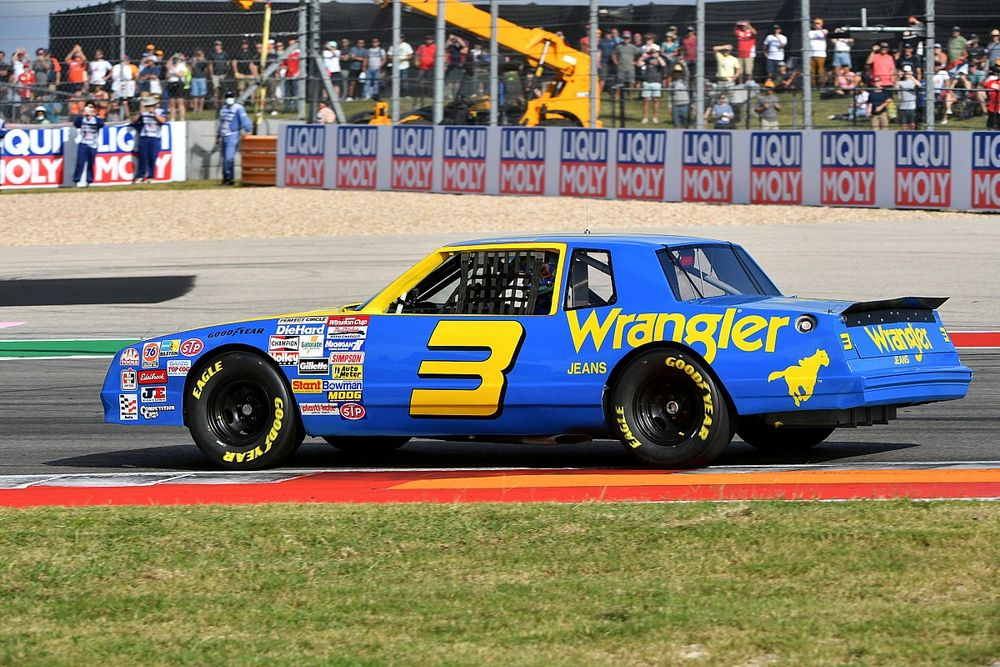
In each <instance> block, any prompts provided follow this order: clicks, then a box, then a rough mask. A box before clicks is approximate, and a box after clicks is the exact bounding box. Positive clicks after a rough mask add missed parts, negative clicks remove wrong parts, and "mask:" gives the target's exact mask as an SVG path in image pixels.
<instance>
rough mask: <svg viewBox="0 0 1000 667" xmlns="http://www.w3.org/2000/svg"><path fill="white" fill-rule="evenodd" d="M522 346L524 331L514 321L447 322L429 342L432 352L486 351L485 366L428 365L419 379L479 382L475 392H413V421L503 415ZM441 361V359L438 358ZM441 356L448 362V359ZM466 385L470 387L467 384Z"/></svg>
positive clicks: (435, 362)
mask: <svg viewBox="0 0 1000 667" xmlns="http://www.w3.org/2000/svg"><path fill="white" fill-rule="evenodd" d="M523 342H524V327H523V326H521V323H520V322H515V321H487V322H482V321H469V320H464V321H463V320H443V321H441V322H438V324H437V326H436V327H435V328H434V331H433V332H432V333H431V337H430V340H429V341H428V342H427V349H428V350H429V351H430V352H441V353H447V352H460V351H461V352H464V351H470V350H472V351H485V352H488V353H489V355H488V356H487V357H486V358H485V359H483V360H481V361H466V360H461V361H457V360H455V361H446V360H437V359H428V360H426V361H423V362H421V363H420V368H419V369H418V371H417V375H418V376H419V377H421V378H424V379H440V380H465V381H468V380H478V381H479V382H478V384H477V386H476V387H475V388H473V389H423V388H418V389H414V390H413V392H412V393H411V394H410V416H411V417H459V418H461V417H465V418H479V419H491V418H495V417H499V416H500V413H501V412H502V411H503V397H504V394H505V393H506V391H507V374H508V373H509V372H510V371H511V369H512V368H514V362H515V361H516V359H517V353H518V352H519V351H520V349H521V343H523ZM435 356H438V355H435ZM442 356H444V357H447V354H443V355H442ZM465 384H468V382H465Z"/></svg>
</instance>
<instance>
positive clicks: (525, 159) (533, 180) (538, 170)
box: [500, 127, 545, 195]
mask: <svg viewBox="0 0 1000 667" xmlns="http://www.w3.org/2000/svg"><path fill="white" fill-rule="evenodd" d="M500 194H502V195H544V194H545V130H544V129H542V128H540V127H505V128H503V129H502V130H501V131H500Z"/></svg>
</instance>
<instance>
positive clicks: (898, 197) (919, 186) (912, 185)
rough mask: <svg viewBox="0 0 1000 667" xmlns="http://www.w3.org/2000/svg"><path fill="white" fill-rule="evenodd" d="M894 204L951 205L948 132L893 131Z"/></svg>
mask: <svg viewBox="0 0 1000 667" xmlns="http://www.w3.org/2000/svg"><path fill="white" fill-rule="evenodd" d="M895 205H896V206H900V207H906V208H911V207H913V208H948V207H949V206H951V133H950V132H897V133H896V191H895Z"/></svg>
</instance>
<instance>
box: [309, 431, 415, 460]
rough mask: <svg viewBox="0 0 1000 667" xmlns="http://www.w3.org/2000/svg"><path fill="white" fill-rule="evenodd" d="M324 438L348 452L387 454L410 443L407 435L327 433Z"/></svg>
mask: <svg viewBox="0 0 1000 667" xmlns="http://www.w3.org/2000/svg"><path fill="white" fill-rule="evenodd" d="M323 439H324V440H326V441H327V442H328V443H330V444H331V445H333V446H334V447H336V448H337V449H339V450H340V451H342V452H347V453H348V454H357V455H363V454H387V453H389V452H392V451H395V450H397V449H399V448H400V447H402V446H403V445H405V444H406V443H408V442H409V441H410V439H409V438H408V437H406V436H363V437H359V438H356V437H353V436H347V435H326V436H323Z"/></svg>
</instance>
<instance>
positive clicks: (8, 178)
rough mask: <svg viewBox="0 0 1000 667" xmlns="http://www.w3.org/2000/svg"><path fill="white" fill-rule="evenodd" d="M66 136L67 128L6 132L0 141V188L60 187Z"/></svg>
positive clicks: (23, 129) (21, 129)
mask: <svg viewBox="0 0 1000 667" xmlns="http://www.w3.org/2000/svg"><path fill="white" fill-rule="evenodd" d="M11 92H13V91H11ZM68 137H69V128H68V127H60V128H57V127H38V128H15V129H10V130H7V134H6V136H4V137H3V139H0V187H5V186H6V187H18V188H31V187H35V188H45V187H58V186H59V185H61V184H62V181H63V163H64V146H65V144H66V141H67V139H68Z"/></svg>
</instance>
